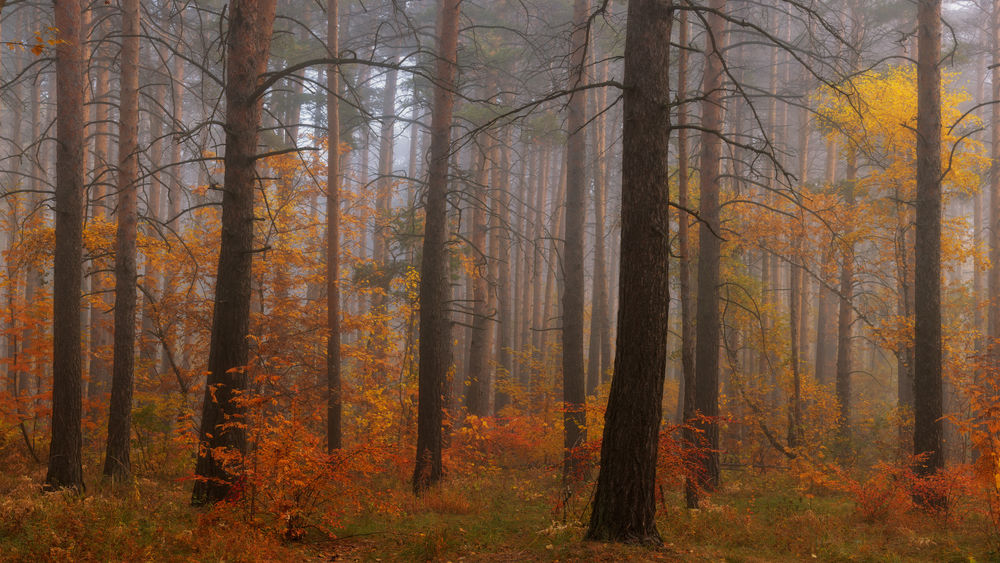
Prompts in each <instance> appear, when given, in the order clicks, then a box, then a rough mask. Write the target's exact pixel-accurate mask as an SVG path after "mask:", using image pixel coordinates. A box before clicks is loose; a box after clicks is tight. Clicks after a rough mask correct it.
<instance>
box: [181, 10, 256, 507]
mask: <svg viewBox="0 0 1000 563" xmlns="http://www.w3.org/2000/svg"><path fill="white" fill-rule="evenodd" d="M275 2H276V0H241V1H239V2H234V3H233V4H232V6H231V8H230V9H231V15H230V18H229V31H228V40H227V51H228V52H227V61H228V64H227V65H226V87H225V94H226V126H225V130H226V156H225V168H226V171H225V180H224V189H223V196H222V244H221V246H220V248H219V267H218V274H217V277H216V283H215V311H214V314H213V319H212V340H211V344H210V345H209V356H208V372H209V373H208V380H207V382H206V385H205V399H204V403H203V407H202V419H201V432H200V434H199V438H198V441H199V443H200V447H199V451H198V463H197V465H196V467H195V476H196V478H197V479H198V480H197V481H196V482H195V486H194V493H193V495H192V498H191V502H192V504H195V505H201V504H206V503H209V502H217V501H219V500H222V499H224V498H226V497H227V496H229V494H230V491H231V490H232V488H233V487H234V486H235V485H238V480H239V474H238V472H239V468H238V467H233V466H232V465H229V464H226V465H224V464H223V462H222V460H220V459H219V458H217V457H216V455H215V453H214V452H215V450H216V449H217V448H227V449H229V450H230V453H235V454H237V455H243V454H246V449H247V440H246V429H245V428H244V427H243V426H242V424H233V423H234V422H242V420H241V419H242V417H243V414H244V407H243V406H242V405H241V404H240V402H239V395H240V394H241V393H243V392H244V391H246V389H247V384H248V375H247V373H246V369H247V362H248V360H249V342H248V340H247V335H248V334H249V332H250V283H251V267H252V257H253V250H254V249H253V231H254V229H253V220H254V213H253V203H254V186H255V183H256V180H257V173H256V170H255V166H254V159H255V157H256V155H257V133H258V128H259V126H260V116H261V101H262V100H261V98H260V97H255V94H256V90H257V85H258V83H259V82H260V77H261V75H262V74H263V73H264V72H265V70H267V58H268V51H269V49H270V45H271V31H272V25H273V23H274V12H275Z"/></svg>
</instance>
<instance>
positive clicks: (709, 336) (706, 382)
mask: <svg viewBox="0 0 1000 563" xmlns="http://www.w3.org/2000/svg"><path fill="white" fill-rule="evenodd" d="M710 7H711V9H712V10H713V11H714V12H716V13H713V14H711V15H709V16H708V24H709V31H710V34H711V39H710V41H709V45H708V47H707V52H706V53H705V58H706V61H705V78H704V84H703V86H702V92H703V95H704V96H705V100H704V102H703V104H702V128H703V131H704V133H702V140H701V201H700V206H699V214H700V216H701V221H702V223H701V224H700V227H699V233H698V245H699V248H698V296H697V299H698V301H697V305H696V307H697V314H698V318H697V327H696V334H697V342H696V344H695V408H696V410H697V411H698V413H699V414H701V415H702V416H704V417H707V419H705V420H702V421H699V423H698V424H697V427H698V428H699V430H701V432H702V437H701V442H702V444H701V445H702V446H703V447H704V448H706V449H707V451H706V453H705V454H704V455H703V456H701V459H700V467H699V468H698V481H699V483H698V484H699V486H700V487H701V488H703V489H706V490H713V489H715V488H717V487H718V486H719V482H720V474H719V454H718V450H719V425H718V422H717V421H716V418H718V416H719V336H720V319H719V260H720V255H721V250H722V249H721V242H722V241H721V239H720V238H719V237H720V236H721V223H720V219H719V191H720V184H721V178H720V170H719V168H720V160H721V148H722V147H721V145H722V137H721V136H722V103H723V101H722V79H723V74H722V73H723V68H722V51H723V49H724V47H725V36H724V35H723V33H724V31H723V30H724V29H725V25H724V21H723V19H722V16H721V15H720V13H721V12H722V11H723V10H725V8H726V1H725V0H712V1H711V4H710ZM691 500H692V499H691V498H690V497H689V499H688V504H689V506H691V505H692V504H696V502H695V503H692V502H691ZM695 500H696V499H695Z"/></svg>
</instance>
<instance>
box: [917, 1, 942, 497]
mask: <svg viewBox="0 0 1000 563" xmlns="http://www.w3.org/2000/svg"><path fill="white" fill-rule="evenodd" d="M917 38H918V40H917V51H918V59H917V223H916V229H915V231H916V250H915V259H916V264H915V266H916V275H915V277H914V280H913V281H914V290H915V294H916V299H915V301H914V304H915V305H916V307H915V311H914V313H915V315H916V316H915V323H914V353H915V356H914V371H913V385H914V399H915V405H914V426H913V454H914V455H918V456H919V455H922V456H926V457H925V458H924V459H922V460H920V461H919V462H917V464H916V467H915V468H914V469H915V471H916V472H917V474H918V475H923V476H927V475H931V474H933V473H935V472H936V471H938V470H939V469H942V468H943V467H944V449H943V443H942V427H943V421H942V416H943V415H944V407H943V399H942V378H941V67H940V66H939V60H940V58H941V0H920V1H919V2H918V3H917ZM917 500H918V501H920V502H922V503H924V504H932V505H940V504H942V503H944V502H946V500H945V499H944V498H943V497H940V498H929V497H927V496H926V495H924V496H921V495H918V498H917Z"/></svg>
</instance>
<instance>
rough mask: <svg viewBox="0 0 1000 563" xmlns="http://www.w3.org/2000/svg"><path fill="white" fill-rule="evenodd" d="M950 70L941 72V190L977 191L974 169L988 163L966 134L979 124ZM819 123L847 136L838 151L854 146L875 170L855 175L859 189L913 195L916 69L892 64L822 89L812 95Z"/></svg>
mask: <svg viewBox="0 0 1000 563" xmlns="http://www.w3.org/2000/svg"><path fill="white" fill-rule="evenodd" d="M954 78H955V75H954V74H945V75H944V76H943V77H942V83H943V85H942V95H941V121H942V138H941V140H942V161H943V162H944V163H945V167H946V169H947V174H946V176H945V178H944V180H945V188H946V192H949V193H951V194H952V195H954V194H956V193H962V194H970V193H975V191H977V190H978V185H979V182H978V176H979V173H980V172H981V171H983V170H985V168H986V165H987V162H986V159H985V158H984V156H983V148H982V145H981V144H980V143H979V142H978V141H975V140H972V139H970V138H968V137H965V135H966V133H967V132H969V131H972V130H974V129H977V128H979V127H981V125H982V124H981V122H980V120H979V119H978V118H977V117H975V116H974V115H965V114H964V112H962V110H961V109H960V105H961V104H963V103H965V102H967V101H968V100H969V95H968V93H967V92H965V91H964V90H960V89H956V88H951V87H950V84H951V82H952V81H953V80H954ZM814 102H815V103H816V104H817V108H816V109H817V112H818V113H819V115H820V120H819V122H820V123H821V124H822V125H825V127H826V128H827V131H828V135H830V136H834V137H846V138H848V139H850V142H841V143H840V146H841V147H842V150H846V148H847V147H849V146H856V147H857V149H858V152H859V156H860V158H862V159H864V160H867V161H870V162H871V163H872V164H873V165H874V169H873V170H871V171H870V172H866V173H865V174H864V175H863V177H862V178H860V179H859V182H858V189H859V190H860V191H862V192H866V191H874V192H882V193H890V194H892V193H895V194H896V196H895V197H896V199H909V198H911V197H912V195H913V192H914V190H915V185H916V167H915V166H914V163H915V160H916V120H917V85H916V70H915V68H914V67H912V66H893V67H888V68H886V69H885V70H884V71H881V72H874V71H871V72H867V73H863V74H861V75H858V76H856V77H854V78H853V79H852V80H851V81H850V82H849V83H847V84H843V85H841V86H840V88H839V89H838V90H837V91H834V90H833V89H832V88H823V89H821V90H819V91H818V92H817V94H816V95H815V96H814Z"/></svg>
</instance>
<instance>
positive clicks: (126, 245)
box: [104, 0, 140, 481]
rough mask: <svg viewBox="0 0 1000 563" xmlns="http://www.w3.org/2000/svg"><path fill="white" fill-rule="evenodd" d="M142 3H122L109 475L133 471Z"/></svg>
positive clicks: (106, 465)
mask: <svg viewBox="0 0 1000 563" xmlns="http://www.w3.org/2000/svg"><path fill="white" fill-rule="evenodd" d="M139 32H140V28H139V0H124V1H123V3H122V48H121V69H122V70H121V102H120V103H121V106H120V109H119V121H118V123H119V129H118V131H119V132H118V186H117V187H118V210H117V215H118V230H117V232H116V234H115V338H114V361H113V363H112V370H111V372H112V373H111V406H110V411H109V418H108V444H107V452H106V454H105V457H104V475H105V477H110V478H111V479H113V480H115V481H124V480H126V479H128V478H129V477H130V475H131V472H132V462H131V459H130V456H129V445H130V443H131V439H132V435H131V427H132V385H133V384H132V381H133V375H134V368H135V308H136V293H137V287H136V280H137V276H138V273H137V270H136V249H135V242H136V226H137V224H138V214H137V207H136V201H137V197H136V190H137V186H136V183H137V181H138V175H139Z"/></svg>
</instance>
